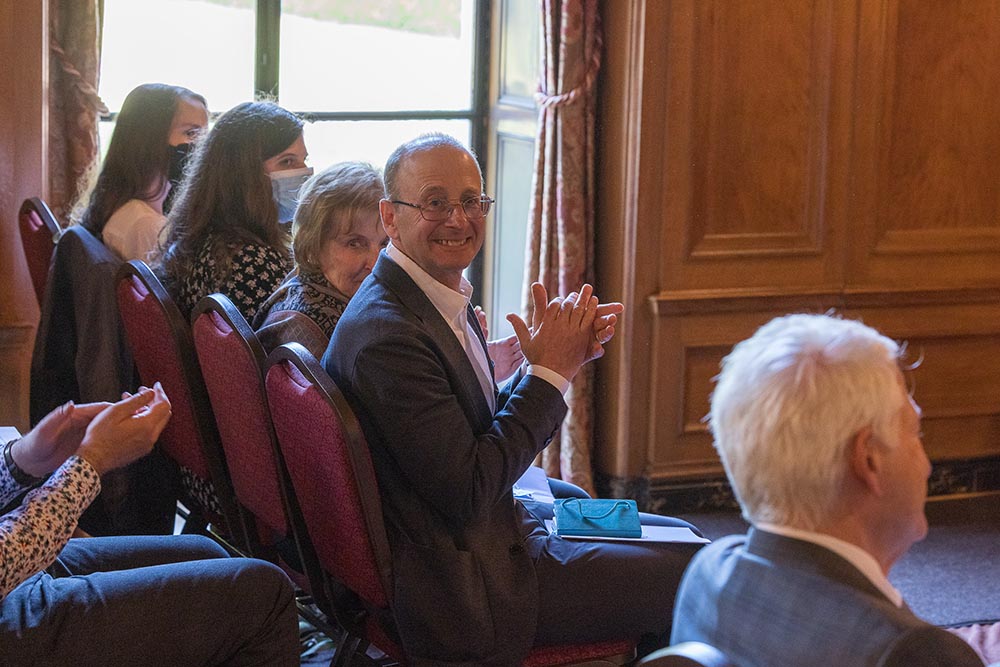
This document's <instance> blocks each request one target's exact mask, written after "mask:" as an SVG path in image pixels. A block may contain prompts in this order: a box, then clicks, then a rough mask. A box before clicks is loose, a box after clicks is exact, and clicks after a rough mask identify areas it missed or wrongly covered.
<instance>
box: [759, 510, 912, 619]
mask: <svg viewBox="0 0 1000 667" xmlns="http://www.w3.org/2000/svg"><path fill="white" fill-rule="evenodd" d="M754 525H755V526H756V527H757V528H759V529H760V530H763V531H767V532H768V533H774V534H775V535H781V536H782V537H790V538H792V539H795V540H802V541H803V542H811V543H812V544H815V545H817V546H820V547H823V548H824V549H827V550H829V551H832V552H833V553H835V554H837V555H838V556H840V557H841V558H843V559H844V560H846V561H847V562H848V563H850V564H851V565H853V566H854V567H855V568H857V569H858V571H859V572H861V574H863V575H865V578H866V579H868V581H870V582H872V585H874V586H875V588H877V589H878V590H879V591H880V592H881V593H882V594H883V595H885V596H886V597H887V598H889V601H890V602H892V603H893V604H894V605H896V606H897V607H902V606H903V595H902V594H901V593H900V592H899V591H897V590H896V588H895V587H894V586H893V585H892V584H891V583H890V582H889V579H888V578H887V577H886V576H885V574H884V573H883V572H882V568H881V567H880V566H879V564H878V561H877V560H875V557H874V556H872V555H871V554H870V553H868V552H867V551H865V550H864V549H862V548H861V547H859V546H857V545H856V544H851V543H850V542H845V541H844V540H841V539H838V538H836V537H833V536H832V535H827V534H825V533H814V532H813V531H811V530H802V529H800V528H792V527H790V526H779V525H777V524H773V523H766V522H761V523H757V524H754Z"/></svg>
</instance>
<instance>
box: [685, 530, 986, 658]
mask: <svg viewBox="0 0 1000 667" xmlns="http://www.w3.org/2000/svg"><path fill="white" fill-rule="evenodd" d="M691 640H696V641H703V642H707V643H709V644H712V645H714V646H716V647H717V648H719V649H721V650H722V651H723V652H724V653H726V654H727V656H728V657H729V658H730V659H731V660H732V661H733V662H734V663H735V664H737V665H739V666H740V667H773V666H774V665H782V666H785V667H805V666H808V665H816V666H817V667H819V666H823V667H829V666H830V665H845V666H847V665H850V666H851V667H868V666H871V667H875V666H876V665H877V666H879V667H883V666H884V667H982V664H983V663H982V661H981V660H980V659H979V657H978V656H977V655H976V653H975V651H973V650H972V648H970V647H969V646H968V645H967V644H966V643H965V642H963V641H962V640H961V639H959V638H958V637H956V636H955V635H953V634H951V633H949V632H947V631H945V630H942V629H941V628H937V627H934V626H932V625H930V624H928V623H925V622H924V621H922V620H920V619H919V618H917V617H916V616H915V615H914V614H913V612H911V611H910V610H909V609H908V608H906V607H905V605H904V607H903V608H899V607H896V606H895V605H894V604H893V603H892V602H891V601H889V600H888V599H887V598H886V597H885V596H884V595H883V594H882V593H881V592H880V591H879V590H878V589H877V588H876V587H875V586H874V585H873V584H872V583H871V582H870V581H869V580H868V579H867V578H866V577H865V576H864V575H863V574H862V573H861V572H860V571H858V570H857V569H856V568H855V567H854V566H853V565H851V564H850V563H848V562H847V561H846V560H844V559H843V558H841V557H840V556H837V555H836V554H834V553H833V552H831V551H829V550H827V549H824V548H822V547H820V546H818V545H815V544H812V543H809V542H804V541H801V540H795V539H791V538H787V537H782V536H779V535H775V534H773V533H768V532H765V531H761V530H756V529H751V530H750V532H749V534H748V535H747V536H742V535H741V536H732V537H726V538H723V539H721V540H718V541H716V542H715V543H714V544H712V545H709V546H708V547H706V548H704V549H702V550H701V552H699V553H698V555H697V556H695V558H694V560H693V561H692V562H691V565H690V566H689V567H688V570H687V572H685V574H684V579H683V581H682V582H681V588H680V592H679V593H678V595H677V602H676V606H675V608H674V625H673V632H672V635H671V638H670V641H671V643H676V642H683V641H691Z"/></svg>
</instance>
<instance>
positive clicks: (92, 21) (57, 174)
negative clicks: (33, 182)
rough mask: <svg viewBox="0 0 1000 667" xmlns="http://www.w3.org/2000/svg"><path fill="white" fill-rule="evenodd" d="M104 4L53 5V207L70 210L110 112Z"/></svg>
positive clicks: (62, 212) (65, 1) (64, 1)
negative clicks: (101, 121)
mask: <svg viewBox="0 0 1000 667" xmlns="http://www.w3.org/2000/svg"><path fill="white" fill-rule="evenodd" d="M103 14H104V2H103V0H50V2H49V22H50V24H49V55H50V58H49V90H48V95H49V149H48V158H49V202H48V203H49V206H50V208H52V210H53V212H54V213H55V214H56V217H57V218H58V219H59V220H61V221H63V223H65V221H66V220H67V219H68V216H69V211H70V210H71V209H72V207H73V203H74V202H75V201H76V198H77V197H78V196H79V193H80V191H81V190H82V189H83V188H84V187H85V185H86V176H87V173H88V171H89V169H90V168H91V166H92V165H93V164H94V161H95V158H96V157H97V152H98V136H97V121H98V116H99V114H106V113H107V112H108V110H107V107H106V106H105V105H104V103H103V102H102V101H101V98H100V97H99V96H98V94H97V85H98V78H99V76H100V70H101V24H102V16H103Z"/></svg>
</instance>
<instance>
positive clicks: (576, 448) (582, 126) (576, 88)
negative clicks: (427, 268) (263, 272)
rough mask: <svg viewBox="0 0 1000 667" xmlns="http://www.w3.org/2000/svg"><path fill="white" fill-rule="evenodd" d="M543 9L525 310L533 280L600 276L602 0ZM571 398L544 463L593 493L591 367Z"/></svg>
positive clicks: (562, 284)
mask: <svg viewBox="0 0 1000 667" xmlns="http://www.w3.org/2000/svg"><path fill="white" fill-rule="evenodd" d="M540 7H541V12H542V26H543V36H544V37H543V38H544V46H543V48H542V63H541V65H542V75H541V80H540V82H539V91H538V95H537V99H538V103H539V107H540V109H539V122H538V136H537V141H536V143H535V171H534V178H533V191H534V199H533V201H532V204H531V212H530V218H529V227H528V240H527V261H526V265H525V291H524V295H523V297H522V310H524V311H525V314H526V315H530V313H529V310H530V307H531V298H530V285H531V283H532V282H534V281H538V282H540V283H542V284H543V285H545V288H546V289H547V290H548V292H549V294H550V296H554V295H556V294H559V295H566V294H567V293H569V292H571V291H574V290H578V289H579V288H580V286H581V285H582V284H583V283H584V282H592V281H593V276H594V156H595V145H594V122H595V114H596V98H595V96H596V82H597V75H598V72H599V71H600V66H601V25H600V16H599V13H598V5H597V0H541V2H540ZM598 296H601V294H600V292H599V291H598ZM605 300H606V299H605ZM529 321H530V320H529ZM566 402H567V405H568V406H569V414H568V415H567V417H566V420H565V422H563V426H562V430H561V432H560V433H559V434H558V435H557V437H556V438H553V440H552V444H550V445H549V447H548V448H546V450H545V452H544V453H543V454H542V461H541V463H542V467H544V468H545V471H546V473H547V474H548V475H549V476H550V477H557V478H561V479H564V480H566V481H569V482H572V483H574V484H577V485H578V486H581V487H583V488H584V489H586V490H587V491H588V492H590V493H591V494H593V493H594V482H593V470H592V466H591V449H592V446H593V444H592V441H593V413H594V396H593V367H592V365H591V364H588V365H587V366H585V367H584V368H583V369H581V370H580V372H579V373H578V374H577V375H576V377H575V378H574V380H573V383H572V385H571V387H570V390H569V392H568V393H567V395H566Z"/></svg>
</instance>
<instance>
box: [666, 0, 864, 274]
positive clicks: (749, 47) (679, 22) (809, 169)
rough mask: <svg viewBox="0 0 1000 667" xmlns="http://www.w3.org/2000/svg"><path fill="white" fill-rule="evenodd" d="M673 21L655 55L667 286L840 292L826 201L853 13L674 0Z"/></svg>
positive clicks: (841, 138)
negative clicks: (784, 285)
mask: <svg viewBox="0 0 1000 667" xmlns="http://www.w3.org/2000/svg"><path fill="white" fill-rule="evenodd" d="M845 21H846V22H847V24H848V26H847V27H846V28H845V26H844V24H845ZM668 23H669V34H668V35H667V37H666V39H665V40H662V38H661V40H662V41H658V42H655V43H654V44H652V45H651V46H652V48H654V49H655V48H657V47H660V48H663V49H664V50H665V53H664V55H665V56H666V57H665V58H664V59H663V61H662V62H664V63H666V67H667V73H666V76H665V79H666V81H667V100H666V113H665V114H662V115H661V116H660V117H659V118H656V119H654V120H653V122H658V123H663V124H664V125H665V129H664V131H663V136H664V138H665V144H664V156H665V157H664V168H663V172H662V173H663V181H662V183H663V185H662V187H661V188H660V190H661V192H662V193H663V195H662V200H661V209H662V211H663V218H662V221H663V223H664V228H663V232H664V233H663V236H662V239H661V243H662V245H661V251H662V258H663V259H662V261H661V263H660V275H661V280H660V283H661V284H660V288H661V290H678V289H681V290H683V289H706V288H732V287H746V286H748V285H769V284H774V283H775V282H776V281H781V282H785V279H786V277H787V276H788V275H789V274H793V275H795V276H796V277H797V279H798V281H799V286H810V285H812V286H815V285H827V284H839V283H840V282H841V277H840V271H841V267H842V261H841V258H840V253H839V250H838V246H839V241H838V239H839V237H838V235H837V230H838V227H837V225H836V224H834V225H831V221H830V220H828V219H827V216H828V215H829V214H831V213H834V214H835V213H836V211H832V210H831V209H829V207H828V206H827V202H828V199H827V197H826V193H827V192H828V191H830V190H831V189H837V188H840V189H842V188H843V187H844V183H843V180H844V178H845V174H844V173H843V172H842V171H840V170H838V169H837V168H836V164H837V163H836V162H834V161H836V160H840V161H842V157H840V156H843V155H844V153H845V151H846V149H847V147H848V144H847V141H846V138H847V134H846V133H845V131H844V129H845V127H846V124H845V121H846V119H847V118H848V117H849V114H848V109H847V108H846V107H845V103H846V102H847V97H846V96H845V94H844V91H845V90H846V89H848V88H849V83H850V81H849V77H850V68H849V67H844V66H843V62H844V60H845V58H848V57H849V55H850V54H849V51H847V50H845V49H843V48H842V46H841V43H840V41H839V38H840V37H841V36H840V35H839V34H838V31H841V30H845V29H846V30H850V25H849V24H850V15H849V14H847V13H844V12H843V11H842V4H841V3H837V2H834V1H833V0H816V1H814V2H795V3H783V2H768V3H763V2H745V3H731V2H722V1H719V2H690V3H689V2H676V3H670V4H669V17H668ZM748 268H749V269H750V270H748Z"/></svg>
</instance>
